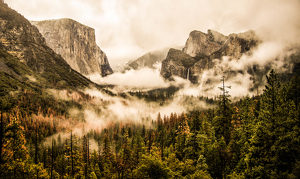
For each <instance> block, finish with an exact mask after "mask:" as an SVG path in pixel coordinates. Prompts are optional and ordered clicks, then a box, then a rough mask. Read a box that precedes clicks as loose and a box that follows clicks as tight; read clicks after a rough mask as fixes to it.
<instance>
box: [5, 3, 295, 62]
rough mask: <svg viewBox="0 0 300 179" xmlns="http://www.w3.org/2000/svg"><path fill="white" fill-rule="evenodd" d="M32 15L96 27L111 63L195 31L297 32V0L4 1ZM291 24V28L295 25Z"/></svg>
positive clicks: (180, 39)
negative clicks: (70, 20) (62, 19)
mask: <svg viewBox="0 0 300 179" xmlns="http://www.w3.org/2000/svg"><path fill="white" fill-rule="evenodd" d="M5 2H6V3H7V4H8V5H9V6H10V7H12V8H13V9H15V10H17V11H18V12H19V13H21V14H22V15H24V16H25V17H26V18H27V19H29V20H46V19H58V18H72V19H74V20H76V21H78V22H80V23H82V24H85V25H88V26H90V27H92V28H95V29H96V40H97V44H98V45H99V46H100V48H101V49H102V50H103V51H104V52H105V53H106V54H107V56H108V59H109V62H110V63H111V65H113V66H114V65H115V64H117V63H123V62H125V61H127V60H133V59H136V58H137V57H139V56H141V55H143V54H144V53H146V52H148V51H151V50H155V49H160V48H163V47H168V46H172V45H184V44H185V41H186V40H187V38H188V35H189V33H190V32H191V31H193V30H200V31H203V32H207V29H213V30H217V31H219V32H221V33H223V34H225V35H228V34H230V33H238V32H242V31H247V30H249V29H253V30H256V29H264V30H265V31H268V32H270V33H271V34H272V33H273V36H278V35H279V34H281V33H283V34H285V35H286V36H288V35H289V34H291V33H294V34H293V38H294V36H295V35H296V36H297V35H299V27H300V26H299V25H300V24H299V22H300V19H299V18H300V14H299V12H300V3H299V0H148V1H147V0H5ZM291 27H292V28H291Z"/></svg>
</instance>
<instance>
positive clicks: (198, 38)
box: [183, 30, 223, 57]
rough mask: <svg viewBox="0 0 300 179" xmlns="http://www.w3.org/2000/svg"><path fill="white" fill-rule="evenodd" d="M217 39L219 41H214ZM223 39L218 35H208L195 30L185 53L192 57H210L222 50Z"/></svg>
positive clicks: (186, 45) (191, 34) (188, 40)
mask: <svg viewBox="0 0 300 179" xmlns="http://www.w3.org/2000/svg"><path fill="white" fill-rule="evenodd" d="M215 38H216V40H217V41H215V40H214V39H215ZM222 39H223V37H222V36H221V35H220V36H218V35H216V33H212V32H211V33H209V34H206V33H203V32H200V31H196V30H195V31H192V32H191V33H190V36H189V38H188V39H187V41H186V43H185V47H184V48H183V52H184V53H186V54H188V55H190V56H191V57H195V56H196V55H197V54H202V55H206V56H209V55H211V54H212V53H213V52H215V51H217V50H219V49H220V48H221V46H222V44H221V43H220V41H221V40H222Z"/></svg>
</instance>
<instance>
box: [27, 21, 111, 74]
mask: <svg viewBox="0 0 300 179" xmlns="http://www.w3.org/2000/svg"><path fill="white" fill-rule="evenodd" d="M31 23H32V24H33V25H35V26H36V27H37V28H38V29H39V31H40V33H41V34H42V35H43V37H44V38H45V40H46V44H47V45H48V46H49V47H51V48H52V49H53V50H54V51H55V52H56V53H57V54H60V55H61V56H62V57H63V58H64V59H65V61H66V62H67V63H68V64H69V65H70V66H71V67H72V68H73V69H74V70H76V71H78V72H79V73H81V74H83V75H90V74H95V73H96V74H100V75H101V76H107V75H110V74H112V73H113V70H112V69H111V67H110V65H109V62H108V59H107V56H106V54H105V53H104V52H103V51H102V50H101V49H100V47H99V46H98V45H97V44H96V37H95V30H94V29H93V28H90V27H88V26H85V25H83V24H80V23H79V22H76V21H74V20H72V19H58V20H45V21H33V22H31Z"/></svg>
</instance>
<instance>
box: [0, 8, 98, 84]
mask: <svg viewBox="0 0 300 179" xmlns="http://www.w3.org/2000/svg"><path fill="white" fill-rule="evenodd" d="M0 61H1V62H0V66H1V67H0V73H2V74H3V73H5V74H8V75H10V76H11V78H16V79H17V80H19V81H21V82H20V84H21V83H25V82H24V81H27V79H26V76H28V75H30V76H35V78H39V79H40V81H39V82H40V83H41V84H39V85H43V86H45V87H61V88H63V87H68V88H74V89H75V88H77V87H83V88H85V87H88V86H90V85H94V83H92V82H91V81H90V80H89V79H87V78H86V77H84V76H83V75H81V74H79V73H78V72H76V71H75V70H73V69H72V68H71V67H70V65H69V64H68V63H67V62H66V61H65V60H64V59H63V58H62V57H61V56H60V55H58V54H57V53H55V52H54V51H53V50H52V49H51V48H50V47H48V46H47V45H46V42H45V39H44V37H43V36H42V34H41V33H40V32H39V30H38V29H37V28H36V27H35V26H33V25H32V24H31V23H30V22H29V21H28V20H27V19H26V18H24V17H23V16H22V15H21V14H19V13H17V12H16V11H15V10H13V9H11V8H10V7H9V6H8V5H7V4H5V3H0ZM0 86H1V85H0ZM15 88H16V89H17V87H15ZM0 90H1V89H0Z"/></svg>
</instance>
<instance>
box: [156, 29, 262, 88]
mask: <svg viewBox="0 0 300 179" xmlns="http://www.w3.org/2000/svg"><path fill="white" fill-rule="evenodd" d="M258 43H259V40H258V38H257V37H256V35H255V33H254V31H247V32H244V33H240V34H230V35H229V36H225V35H223V34H221V33H219V32H216V31H213V30H208V32H207V33H203V32H200V31H192V32H191V33H190V35H189V38H188V39H187V41H186V44H185V47H184V48H183V50H182V51H176V52H175V51H174V50H173V49H172V50H171V49H170V51H169V53H168V55H167V57H166V59H165V60H164V61H163V62H162V67H161V75H162V76H163V77H164V78H166V79H170V78H171V77H172V76H173V75H175V76H179V77H182V78H184V79H186V78H187V76H188V77H189V79H188V80H190V81H191V82H192V83H197V82H198V77H199V76H200V75H201V74H202V73H203V71H204V70H208V69H210V68H213V67H214V65H215V64H214V59H220V60H221V59H222V57H223V56H228V57H229V59H239V58H241V56H242V55H243V54H248V55H250V54H251V52H252V51H251V49H254V48H255V47H256V46H257V45H258ZM187 73H188V74H187Z"/></svg>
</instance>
